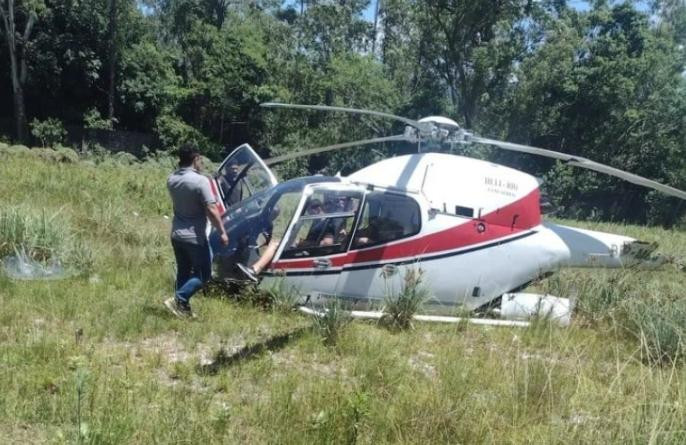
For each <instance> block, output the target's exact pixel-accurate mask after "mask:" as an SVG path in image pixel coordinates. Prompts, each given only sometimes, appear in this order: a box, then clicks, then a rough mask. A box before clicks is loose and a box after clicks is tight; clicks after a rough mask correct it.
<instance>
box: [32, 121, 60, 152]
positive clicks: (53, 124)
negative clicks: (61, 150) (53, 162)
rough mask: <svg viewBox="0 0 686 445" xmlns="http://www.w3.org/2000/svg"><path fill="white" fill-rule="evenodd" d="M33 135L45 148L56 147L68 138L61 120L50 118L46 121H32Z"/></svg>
mask: <svg viewBox="0 0 686 445" xmlns="http://www.w3.org/2000/svg"><path fill="white" fill-rule="evenodd" d="M30 126H31V134H32V135H33V136H34V137H36V138H37V139H38V140H40V142H41V145H42V146H43V147H54V146H55V145H57V144H60V143H62V142H64V138H66V137H67V131H66V130H65V129H64V125H62V122H61V121H60V120H59V119H56V118H52V117H50V118H48V119H46V120H44V121H39V120H38V119H34V120H33V121H31V124H30Z"/></svg>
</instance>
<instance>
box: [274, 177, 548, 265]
mask: <svg viewBox="0 0 686 445" xmlns="http://www.w3.org/2000/svg"><path fill="white" fill-rule="evenodd" d="M540 223H541V212H540V193H539V190H538V188H536V189H534V191H532V192H531V193H529V194H528V195H526V196H525V197H523V198H522V199H520V200H518V201H515V202H513V203H511V204H508V205H507V206H504V207H501V208H499V209H497V210H495V211H493V212H491V213H489V214H487V215H482V217H481V219H473V220H470V221H468V222H465V223H463V224H460V225H458V226H454V227H451V228H449V229H446V230H442V231H440V232H435V233H430V234H427V235H424V236H421V234H420V235H419V236H416V237H414V238H408V239H406V240H400V241H397V242H395V243H392V244H383V245H380V246H376V247H370V248H368V249H363V250H351V251H349V252H345V253H340V254H336V255H331V256H330V257H329V259H330V260H331V267H343V266H344V265H346V264H353V263H366V262H375V261H378V262H381V261H383V262H388V261H393V260H396V259H405V258H412V257H415V256H420V255H426V254H429V253H438V252H445V251H451V250H456V249H461V248H468V247H470V246H473V245H477V244H483V243H487V242H490V241H495V240H497V239H499V238H504V237H509V236H512V235H515V234H518V233H521V232H523V231H526V230H530V229H531V228H533V227H535V226H537V225H539V224H540ZM480 224H483V225H484V227H485V229H486V230H484V231H483V232H479V230H478V227H479V225H480ZM270 268H272V269H311V268H314V264H313V259H312V258H307V259H288V260H280V261H277V262H275V263H273V264H272V265H271V266H270Z"/></svg>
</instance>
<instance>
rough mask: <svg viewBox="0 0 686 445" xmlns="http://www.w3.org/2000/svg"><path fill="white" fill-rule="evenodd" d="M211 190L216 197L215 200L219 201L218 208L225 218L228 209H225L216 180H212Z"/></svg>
mask: <svg viewBox="0 0 686 445" xmlns="http://www.w3.org/2000/svg"><path fill="white" fill-rule="evenodd" d="M210 189H211V190H212V196H214V199H215V200H216V201H217V208H218V209H219V213H220V214H221V215H222V216H223V215H224V212H226V208H225V207H224V203H223V202H222V197H221V195H220V194H219V190H217V183H216V182H214V179H210Z"/></svg>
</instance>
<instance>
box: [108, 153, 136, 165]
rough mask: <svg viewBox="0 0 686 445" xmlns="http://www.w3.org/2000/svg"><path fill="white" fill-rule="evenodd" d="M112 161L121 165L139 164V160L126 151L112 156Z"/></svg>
mask: <svg viewBox="0 0 686 445" xmlns="http://www.w3.org/2000/svg"><path fill="white" fill-rule="evenodd" d="M112 159H113V160H114V161H115V162H116V163H117V164H121V165H133V164H136V163H137V162H138V158H137V157H135V156H134V155H132V154H131V153H128V152H126V151H120V152H117V153H114V154H113V155H112Z"/></svg>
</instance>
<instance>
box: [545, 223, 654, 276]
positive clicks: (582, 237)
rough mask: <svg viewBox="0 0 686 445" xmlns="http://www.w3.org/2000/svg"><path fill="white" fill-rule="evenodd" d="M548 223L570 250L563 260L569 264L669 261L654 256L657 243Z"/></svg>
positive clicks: (649, 264)
mask: <svg viewBox="0 0 686 445" xmlns="http://www.w3.org/2000/svg"><path fill="white" fill-rule="evenodd" d="M545 226H546V227H547V228H548V229H549V230H551V231H552V232H554V233H555V235H557V237H558V238H560V239H561V240H562V242H563V243H564V244H565V245H566V246H567V249H569V258H568V259H567V260H566V261H563V262H562V266H565V267H606V268H621V267H642V268H656V267H659V266H661V265H662V264H664V263H666V262H667V259H666V258H665V257H662V256H659V255H654V252H655V249H657V244H655V243H647V242H644V241H638V240H636V239H634V238H630V237H628V236H622V235H615V234H612V233H605V232H597V231H594V230H586V229H578V228H575V227H569V226H563V225H558V224H553V223H546V224H545Z"/></svg>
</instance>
